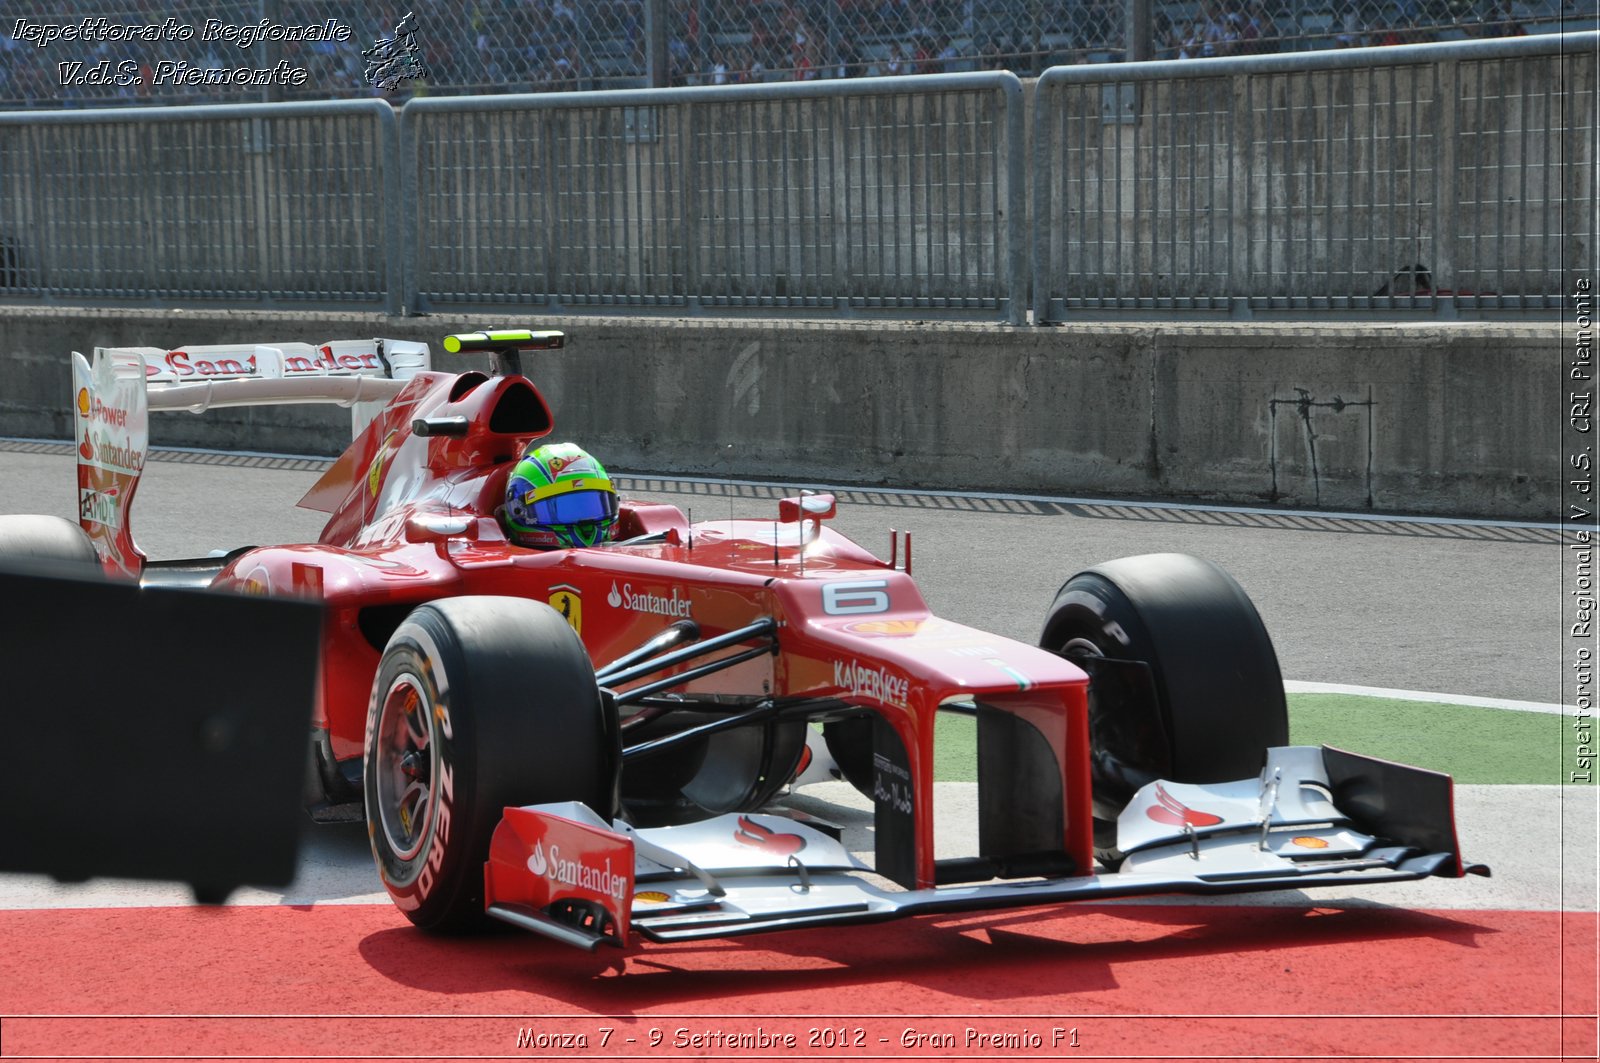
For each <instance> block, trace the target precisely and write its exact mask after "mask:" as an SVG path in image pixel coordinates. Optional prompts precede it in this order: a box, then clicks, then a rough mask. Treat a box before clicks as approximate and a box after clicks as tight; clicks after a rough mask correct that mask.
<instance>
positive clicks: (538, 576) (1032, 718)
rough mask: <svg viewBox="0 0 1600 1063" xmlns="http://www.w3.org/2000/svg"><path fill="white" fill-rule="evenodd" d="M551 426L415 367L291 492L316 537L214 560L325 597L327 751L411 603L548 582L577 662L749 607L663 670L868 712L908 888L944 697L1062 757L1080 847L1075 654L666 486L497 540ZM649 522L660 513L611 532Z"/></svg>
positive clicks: (540, 406)
mask: <svg viewBox="0 0 1600 1063" xmlns="http://www.w3.org/2000/svg"><path fill="white" fill-rule="evenodd" d="M458 416H459V417H465V418H466V421H467V425H468V427H467V430H466V432H465V434H463V435H443V434H432V435H420V434H417V433H416V432H414V431H413V427H412V426H413V423H414V422H415V421H416V420H417V419H419V418H420V419H430V418H431V419H438V418H448V417H458ZM551 428H552V419H551V417H550V412H549V407H548V405H547V404H546V403H545V401H544V399H543V397H542V396H541V395H539V393H538V391H537V389H536V388H534V387H533V385H532V384H531V383H530V382H529V381H528V380H527V379H526V378H524V377H520V376H506V377H486V376H484V375H483V374H479V373H466V374H461V375H459V376H457V375H451V374H443V373H431V372H430V373H422V374H419V375H418V376H417V377H416V378H415V379H413V380H412V381H411V383H410V384H409V385H408V386H407V387H406V388H405V390H404V391H403V392H402V393H401V394H400V396H399V397H398V398H396V399H395V400H394V401H393V402H391V403H390V405H389V406H388V407H387V408H386V409H385V410H384V411H383V412H382V413H381V414H380V415H379V416H378V417H377V418H376V420H374V421H373V422H372V424H370V425H369V426H368V427H367V429H366V430H365V431H364V432H363V433H362V434H361V435H360V436H359V437H358V438H357V439H356V440H355V441H354V443H352V445H351V447H350V448H349V450H347V451H346V452H345V454H344V455H343V456H342V457H340V458H339V460H338V461H337V462H336V463H335V464H334V465H333V467H332V468H330V469H329V471H328V472H327V473H326V474H325V475H324V476H323V477H322V479H321V480H320V481H319V482H318V483H317V484H316V485H315V486H314V487H313V488H312V489H311V491H310V492H308V493H307V495H306V497H305V499H303V500H302V502H301V505H302V506H305V507H307V508H312V509H320V510H324V511H326V512H329V513H330V514H331V516H330V519H329V521H328V524H327V526H326V528H325V529H324V531H323V533H322V537H321V539H320V541H319V542H318V543H316V544H314V545H305V546H281V547H271V548H265V549H257V550H252V551H250V552H248V553H245V554H243V555H241V556H239V557H238V558H236V559H234V560H233V561H232V562H231V563H230V564H229V565H228V566H227V567H226V568H225V569H224V570H223V571H222V573H221V574H220V576H219V577H218V578H217V580H216V581H215V584H214V585H215V586H217V587H219V588H231V589H235V590H239V591H245V592H252V593H269V594H303V595H307V596H314V597H318V598H321V599H322V600H324V601H325V602H326V604H327V606H328V610H327V620H326V629H325V633H324V645H323V669H322V679H321V686H320V697H319V703H318V706H317V725H318V726H320V727H325V728H326V729H327V731H328V734H329V738H330V740H331V746H332V750H333V752H334V755H335V756H336V757H337V758H339V759H341V760H343V759H348V758H357V757H360V756H361V754H362V747H363V737H364V735H363V732H364V729H365V726H366V718H367V711H368V702H369V698H370V695H371V690H372V683H373V677H374V675H375V673H376V671H377V669H378V664H379V657H380V655H381V653H382V650H383V645H384V641H385V640H386V638H387V636H388V633H389V632H390V631H392V630H393V629H394V627H395V626H396V625H397V624H398V623H399V622H400V620H401V618H402V617H403V616H404V614H405V612H406V611H407V609H408V608H409V607H412V606H415V605H419V604H422V603H425V602H428V601H431V600H434V599H438V598H443V597H450V596H456V595H477V594H493V595H514V596H518V597H524V598H531V599H535V600H537V601H544V602H549V603H550V604H551V605H552V606H554V607H555V608H556V609H557V610H559V611H561V612H562V613H563V615H565V616H566V617H567V619H568V622H569V623H570V624H572V626H573V627H574V628H575V629H577V631H578V634H579V635H580V637H581V638H582V640H583V642H584V644H585V645H586V646H587V648H588V650H589V654H590V657H591V658H592V659H593V661H594V662H595V663H596V664H597V665H603V664H605V663H607V662H609V661H611V660H614V659H615V658H617V657H619V656H621V655H622V654H623V653H626V652H627V651H629V650H631V649H633V648H634V647H636V646H638V645H640V644H641V643H643V642H644V641H645V640H646V639H648V638H650V637H651V636H652V635H654V634H656V633H657V632H659V631H660V630H661V629H662V628H664V627H665V626H666V625H667V624H670V623H672V622H674V621H676V620H679V619H692V620H694V621H695V622H696V623H697V624H698V625H699V626H700V628H701V630H702V632H703V633H704V634H705V635H706V636H715V635H719V634H722V633H724V632H727V631H730V630H733V629H736V628H740V627H743V626H745V625H748V624H750V623H752V622H754V621H757V620H759V619H761V618H764V617H771V618H773V619H774V620H776V621H777V623H778V625H779V630H778V636H777V638H778V645H779V651H778V652H777V653H776V654H774V655H773V656H771V657H767V658H760V659H757V660H753V661H750V662H747V663H745V664H742V665H739V666H737V667H734V668H731V669H729V670H727V671H723V672H720V673H717V674H714V675H711V676H707V677H705V678H703V679H700V680H697V681H694V682H693V683H690V684H688V685H687V686H686V687H685V689H686V690H687V691H688V692H690V693H727V694H744V695H749V694H769V693H770V694H771V695H773V696H775V697H829V698H838V699H839V700H841V701H844V702H847V703H850V704H855V705H861V706H867V707H870V708H872V709H875V710H877V711H878V712H879V713H881V714H882V716H883V717H884V718H885V719H886V720H887V721H888V723H889V724H890V725H891V726H892V727H893V728H894V730H895V732H896V733H897V734H898V735H899V737H900V739H901V741H902V742H903V744H904V747H905V749H906V751H907V752H908V757H909V761H910V771H911V779H910V797H911V800H912V802H913V808H912V812H913V815H914V822H915V847H914V851H915V855H914V868H915V880H916V882H915V885H916V887H917V888H927V887H931V886H933V885H934V858H933V852H934V850H933V787H932V779H933V724H934V714H935V712H936V711H937V710H938V708H939V706H940V705H941V703H943V702H946V701H949V700H952V699H972V698H981V700H982V701H983V703H984V704H985V705H987V706H989V707H992V708H994V709H998V710H1001V711H1003V712H1009V713H1012V714H1015V715H1016V716H1017V717H1019V718H1022V719H1024V720H1026V721H1027V722H1029V723H1031V724H1032V725H1033V726H1034V727H1035V728H1036V729H1037V730H1038V732H1039V733H1040V734H1041V735H1042V736H1043V737H1044V740H1045V741H1046V742H1047V743H1048V745H1049V747H1050V749H1051V751H1052V752H1053V753H1054V755H1055V758H1056V762H1057V763H1058V764H1060V765H1061V766H1062V773H1063V786H1062V800H1063V805H1064V808H1063V815H1062V822H1063V823H1064V825H1065V826H1064V834H1065V836H1064V837H1063V839H1062V841H1061V844H1062V846H1063V848H1064V849H1065V852H1066V854H1067V855H1068V856H1069V857H1070V858H1071V859H1072V860H1073V862H1074V863H1075V864H1076V865H1077V866H1078V867H1079V868H1082V869H1084V872H1087V871H1088V869H1090V868H1092V867H1093V856H1092V829H1091V821H1090V784H1089V771H1088V758H1087V750H1088V748H1089V746H1088V719H1087V683H1088V680H1087V677H1086V676H1085V675H1084V673H1083V672H1082V671H1081V670H1079V669H1078V668H1076V667H1075V666H1073V665H1072V664H1070V663H1068V662H1066V661H1064V660H1062V659H1060V658H1058V657H1056V656H1055V655H1053V654H1050V653H1047V652H1045V651H1043V650H1039V649H1036V648H1034V647H1031V646H1027V645H1023V644H1020V643H1016V642H1013V641H1010V640H1008V639H1003V638H1000V637H998V636H995V635H991V634H988V633H985V632H982V631H979V630H977V629H974V628H968V627H964V626H962V625H958V624H954V623H950V622H948V621H944V620H940V619H938V618H935V617H933V616H931V615H930V613H929V611H928V607H927V605H926V604H925V603H924V601H923V598H922V595H921V594H920V593H919V592H918V590H917V588H916V585H915V584H914V583H913V582H912V580H911V578H910V576H909V575H907V574H906V573H905V572H903V571H900V570H898V569H897V568H895V567H894V566H893V565H892V564H885V563H884V562H881V561H879V560H878V559H877V558H875V557H874V556H872V555H871V554H869V553H868V552H867V551H865V550H863V549H862V548H861V547H859V546H857V545H855V544H854V543H852V542H851V541H849V540H848V539H846V538H844V537H843V536H841V535H839V534H837V533H835V532H833V531H832V530H831V529H829V528H827V527H826V526H825V525H824V524H823V523H822V522H821V521H820V520H816V521H812V520H801V521H798V522H795V523H777V522H776V521H774V520H773V519H771V518H766V517H763V518H762V519H750V520H728V521H712V522H706V523H702V524H697V525H695V526H694V527H693V528H691V527H690V526H689V524H688V522H687V521H686V520H685V518H684V515H683V513H682V512H681V511H680V510H679V509H678V508H677V507H675V506H670V505H660V504H652V503H647V502H641V501H637V500H631V499H624V500H623V502H622V506H621V515H620V519H619V522H618V526H617V530H616V539H617V540H618V543H616V544H612V545H607V546H602V547H596V548H592V549H587V550H552V551H540V550H532V549H526V548H523V547H519V546H515V545H512V544H511V543H509V542H508V541H507V540H506V537H505V535H504V533H503V531H502V530H501V526H500V523H499V521H498V520H497V519H496V517H495V509H496V507H497V506H498V505H499V504H500V503H501V501H502V499H503V495H504V490H505V481H506V477H507V475H508V473H509V471H510V469H511V467H512V464H513V463H514V460H515V459H516V458H517V457H518V456H519V455H520V454H521V453H522V451H523V449H524V448H525V447H526V446H527V444H528V443H529V442H530V441H531V440H534V439H537V438H539V437H541V436H545V435H548V434H549V432H550V431H551ZM791 515H792V514H791ZM652 533H665V534H664V536H662V537H658V538H655V539H653V540H651V541H648V542H642V543H639V544H636V545H628V544H627V543H626V542H625V540H628V539H632V538H635V537H639V536H645V535H651V534H652Z"/></svg>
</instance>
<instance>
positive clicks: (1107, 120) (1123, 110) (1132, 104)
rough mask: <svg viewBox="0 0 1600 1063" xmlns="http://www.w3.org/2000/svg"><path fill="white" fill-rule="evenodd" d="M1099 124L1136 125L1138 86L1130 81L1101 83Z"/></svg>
mask: <svg viewBox="0 0 1600 1063" xmlns="http://www.w3.org/2000/svg"><path fill="white" fill-rule="evenodd" d="M1100 124H1101V125H1138V124H1139V86H1138V85H1136V84H1134V83H1133V82H1131V81H1119V82H1116V83H1115V84H1106V85H1101V86H1100Z"/></svg>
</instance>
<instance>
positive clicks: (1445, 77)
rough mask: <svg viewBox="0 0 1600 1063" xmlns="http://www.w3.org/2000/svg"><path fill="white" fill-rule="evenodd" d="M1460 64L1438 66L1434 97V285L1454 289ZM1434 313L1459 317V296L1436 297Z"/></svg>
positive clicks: (1452, 60) (1447, 63) (1447, 62)
mask: <svg viewBox="0 0 1600 1063" xmlns="http://www.w3.org/2000/svg"><path fill="white" fill-rule="evenodd" d="M1459 69H1460V64H1459V63H1458V62H1457V61H1456V60H1454V59H1448V60H1446V61H1444V62H1442V63H1440V64H1439V66H1438V78H1437V80H1436V81H1435V82H1434V99H1435V100H1436V101H1437V102H1438V107H1439V117H1438V122H1439V124H1438V126H1437V127H1436V128H1437V129H1438V130H1439V133H1438V135H1437V136H1436V137H1435V138H1434V143H1435V144H1437V145H1438V146H1439V158H1438V160H1437V164H1436V165H1435V166H1434V170H1433V180H1434V197H1433V258H1434V261H1433V286H1434V288H1435V289H1439V288H1449V289H1451V290H1454V289H1456V288H1459V287H1460V285H1459V284H1458V283H1457V282H1456V241H1455V232H1456V229H1455V220H1456V136H1457V135H1458V133H1459V132H1460V130H1459V123H1460V121H1461V93H1460V91H1459V90H1460V85H1459V82H1458V79H1457V75H1458V71H1459ZM1433 309H1434V313H1435V314H1437V315H1438V316H1439V317H1441V318H1446V319H1448V318H1453V317H1455V316H1456V297H1455V296H1453V295H1449V296H1443V297H1441V296H1438V295H1435V296H1434V297H1433Z"/></svg>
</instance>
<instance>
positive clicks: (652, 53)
mask: <svg viewBox="0 0 1600 1063" xmlns="http://www.w3.org/2000/svg"><path fill="white" fill-rule="evenodd" d="M670 32H671V31H670V29H669V27H668V25H667V0H645V3H644V69H645V76H646V77H647V78H648V79H649V81H650V87H651V88H653V89H662V88H666V87H667V84H668V82H669V81H670V80H671V70H670V66H669V63H670V59H669V56H668V52H667V35H668V34H669V33H670Z"/></svg>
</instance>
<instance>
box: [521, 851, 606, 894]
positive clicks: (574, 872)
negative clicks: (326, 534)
mask: <svg viewBox="0 0 1600 1063" xmlns="http://www.w3.org/2000/svg"><path fill="white" fill-rule="evenodd" d="M528 870H529V871H532V872H533V873H534V874H535V875H538V876H539V877H540V878H544V879H549V880H550V881H551V882H554V883H556V884H557V885H560V886H568V887H571V888H573V889H580V890H589V891H590V892H592V893H603V894H605V895H606V896H608V897H611V898H613V899H615V900H618V901H620V900H622V898H623V895H624V894H626V893H627V891H628V877H627V876H626V875H618V874H615V873H613V872H612V870H611V858H610V857H607V858H606V862H605V866H604V867H603V868H595V867H590V866H589V865H587V864H584V863H580V862H579V861H577V860H568V859H565V858H564V857H562V855H561V847H560V846H558V845H552V846H551V847H550V855H549V856H548V857H546V856H545V854H544V843H543V842H535V843H534V846H533V852H532V853H529V854H528Z"/></svg>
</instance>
